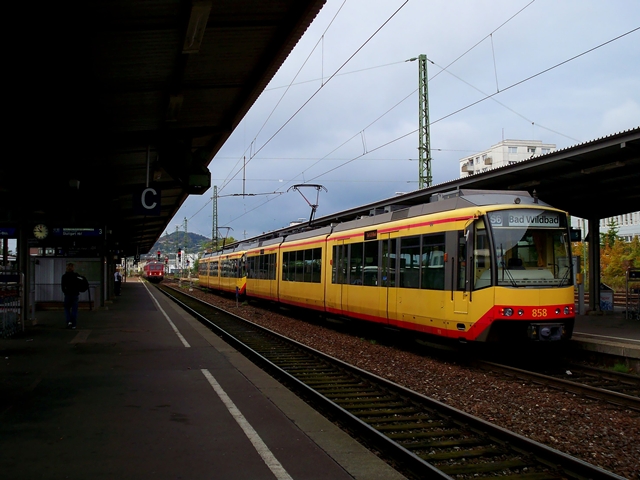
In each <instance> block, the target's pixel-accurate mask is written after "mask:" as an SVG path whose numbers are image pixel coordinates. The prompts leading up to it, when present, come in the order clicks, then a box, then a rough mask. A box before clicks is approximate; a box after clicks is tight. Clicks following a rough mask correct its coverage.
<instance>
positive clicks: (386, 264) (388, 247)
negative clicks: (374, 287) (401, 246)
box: [382, 238, 397, 287]
mask: <svg viewBox="0 0 640 480" xmlns="http://www.w3.org/2000/svg"><path fill="white" fill-rule="evenodd" d="M396 245H397V240H396V239H395V238H393V239H389V240H383V241H382V286H383V287H395V286H396V267H397V265H396Z"/></svg>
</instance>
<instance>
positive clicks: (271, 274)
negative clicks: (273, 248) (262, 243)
mask: <svg viewBox="0 0 640 480" xmlns="http://www.w3.org/2000/svg"><path fill="white" fill-rule="evenodd" d="M267 257H268V258H267V278H268V279H269V280H275V279H276V264H277V259H276V254H275V253H270V254H269V255H267Z"/></svg>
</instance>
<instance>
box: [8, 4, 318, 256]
mask: <svg viewBox="0 0 640 480" xmlns="http://www.w3.org/2000/svg"><path fill="white" fill-rule="evenodd" d="M324 1H325V0H278V1H264V0H216V1H213V0H194V1H185V0H145V1H141V0H97V1H91V2H83V3H78V2H66V3H65V2H62V3H61V2H35V3H33V2H27V3H22V4H20V5H18V6H16V8H18V9H21V10H22V11H21V12H17V13H16V15H15V16H12V17H11V18H14V21H15V22H17V23H18V25H16V26H15V30H13V31H14V32H18V31H20V32H21V36H20V37H18V38H13V40H12V42H15V44H14V45H15V47H16V48H15V49H14V50H12V52H11V53H8V55H7V58H6V59H5V61H6V63H5V67H6V69H7V71H6V73H7V76H9V75H8V74H9V73H10V74H11V78H13V79H14V80H15V85H14V88H7V89H6V92H7V93H8V97H9V98H8V99H7V100H8V102H9V103H10V104H14V103H15V105H16V109H15V114H14V115H12V116H9V118H8V120H9V123H10V124H11V132H13V133H11V134H5V138H6V140H7V142H10V143H11V144H15V145H19V148H17V149H16V150H9V149H5V158H4V159H3V160H2V161H1V162H0V204H1V205H2V207H1V209H0V223H3V224H12V223H13V224H16V223H17V224H20V225H22V226H23V228H24V230H25V231H27V230H28V229H30V226H31V225H33V224H35V223H40V222H43V223H46V224H48V225H49V226H51V227H62V228H81V227H93V228H104V229H106V231H107V232H108V235H107V241H108V244H109V246H110V248H114V249H117V250H118V251H119V252H120V254H121V255H127V256H130V255H134V254H136V253H140V254H142V253H147V252H148V251H149V250H150V249H151V248H152V247H153V245H154V243H155V241H156V240H157V239H158V238H159V236H160V235H161V234H162V233H163V232H164V231H165V229H166V227H167V224H168V222H169V221H171V219H172V218H173V216H174V215H175V214H176V212H177V211H178V210H179V208H180V206H181V205H182V204H183V203H184V201H185V200H186V198H187V197H188V196H189V195H190V194H204V193H205V192H206V191H207V190H209V187H210V182H211V180H210V174H209V171H208V168H207V167H208V166H209V163H210V162H211V160H212V158H213V156H214V155H215V154H216V153H217V152H218V150H219V149H220V148H221V146H222V145H223V144H224V142H225V141H226V140H227V138H228V137H229V135H230V134H231V133H232V131H233V129H234V128H235V127H236V126H237V125H238V123H239V122H240V120H241V119H242V117H243V116H244V115H245V114H246V112H247V111H248V110H249V108H250V107H251V106H252V104H253V103H254V102H255V100H256V99H257V98H258V96H259V95H260V94H261V92H262V91H263V90H264V88H265V87H266V85H267V84H268V82H269V81H270V80H271V78H272V77H273V75H274V74H275V73H276V71H277V70H278V68H279V67H280V66H281V65H282V63H283V62H284V60H285V59H286V57H287V56H288V55H289V53H290V52H291V50H292V49H293V47H294V46H295V45H296V43H297V42H298V40H299V39H300V38H301V36H302V35H303V34H304V32H305V30H306V29H307V28H308V26H309V25H310V24H311V22H312V21H313V20H314V18H315V16H316V15H317V13H318V12H319V11H320V9H321V8H322V6H323V4H324ZM21 42H24V44H23V45H22V46H21ZM11 60H13V61H11ZM5 125H6V124H5ZM6 128H7V127H6V126H5V129H6ZM11 152H13V153H11ZM214 168H215V167H214ZM147 187H151V188H153V189H154V190H155V191H156V192H159V194H160V196H159V197H156V196H153V195H151V196H150V195H149V192H147V194H146V195H145V196H144V197H143V192H144V190H145V189H146V188H147ZM143 198H144V200H145V201H144V202H142V201H141V200H142V199H143ZM156 200H158V201H157V202H156ZM154 202H155V203H157V206H155V207H153V205H154ZM152 207H153V208H152Z"/></svg>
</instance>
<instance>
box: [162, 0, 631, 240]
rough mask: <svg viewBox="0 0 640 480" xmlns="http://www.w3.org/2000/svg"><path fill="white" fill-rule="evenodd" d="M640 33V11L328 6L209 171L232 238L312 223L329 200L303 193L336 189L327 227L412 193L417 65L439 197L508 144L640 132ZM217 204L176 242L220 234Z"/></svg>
mask: <svg viewBox="0 0 640 480" xmlns="http://www.w3.org/2000/svg"><path fill="white" fill-rule="evenodd" d="M639 27H640V2H638V1H637V0H607V1H606V2H604V1H602V0H534V1H531V0H510V1H506V0H476V1H473V2H470V1H462V0H431V1H425V0H411V1H406V2H405V1H404V0H393V1H392V0H366V1H365V0H327V3H326V4H325V6H324V8H323V10H322V11H321V12H320V14H319V15H318V17H317V18H316V19H315V21H314V22H313V24H312V25H311V27H310V28H309V29H308V30H307V32H306V33H305V35H304V37H303V38H302V39H301V40H300V42H299V43H298V45H297V46H296V48H295V49H294V50H293V52H292V53H291V55H290V56H289V58H288V59H287V60H286V61H285V63H284V64H283V66H282V67H281V68H280V70H279V71H278V73H277V74H276V76H275V77H274V78H273V80H272V81H271V83H270V84H269V86H268V87H267V89H266V90H265V91H264V92H263V94H262V95H261V97H260V98H259V99H258V101H257V102H256V103H255V104H254V106H253V108H252V109H251V110H250V111H249V113H248V114H247V115H246V117H245V118H244V119H243V121H242V122H241V123H240V125H239V126H238V127H237V128H236V130H235V131H234V133H233V134H232V135H231V137H230V138H229V140H228V141H227V143H226V144H225V145H224V147H223V148H222V149H221V150H220V151H219V152H218V154H217V155H216V156H215V157H214V158H213V160H212V161H211V164H210V165H209V169H210V170H211V177H212V185H216V186H217V187H218V195H219V198H218V226H219V227H229V228H230V229H231V230H228V229H227V228H225V229H223V230H221V231H220V234H221V235H224V234H225V232H227V231H228V234H229V235H231V236H233V237H234V238H236V239H242V238H248V237H251V236H254V235H258V234H260V233H262V232H266V231H270V230H274V229H278V228H281V227H284V226H286V225H288V224H289V222H291V221H295V220H297V219H299V218H303V219H305V220H306V219H308V218H309V215H310V212H311V209H310V207H309V205H308V203H307V200H308V201H309V202H311V203H316V198H317V197H316V195H317V192H316V190H315V189H314V188H305V189H302V190H301V192H302V193H303V194H304V196H305V197H306V198H307V200H305V198H304V197H303V196H302V195H301V192H298V191H295V190H290V191H289V189H290V187H291V186H292V185H295V184H301V183H311V184H319V185H322V186H323V187H324V188H326V190H327V191H326V192H325V191H324V190H322V191H321V192H320V194H319V198H318V200H317V202H318V205H319V207H318V210H317V213H316V216H317V217H320V216H323V215H328V214H331V213H333V212H337V211H341V210H345V209H348V208H352V207H356V206H359V205H363V204H366V203H369V202H372V201H376V200H381V199H384V198H388V197H392V196H393V195H394V194H395V193H396V192H409V191H413V190H416V189H417V188H418V162H417V160H416V159H417V156H418V133H417V129H418V62H417V61H413V62H411V61H407V60H408V59H411V58H414V57H417V56H418V55H420V54H425V55H426V56H427V58H428V59H429V63H428V78H429V83H428V88H429V106H430V109H429V117H430V122H431V127H430V135H431V152H432V158H433V160H432V173H433V183H434V184H438V183H442V182H446V181H449V180H453V179H455V178H457V177H458V172H459V160H460V159H461V158H462V157H465V156H468V155H471V154H472V153H474V152H479V151H482V150H485V149H487V148H489V147H490V146H492V145H494V144H496V143H498V142H500V141H501V140H502V139H520V140H541V141H543V142H545V143H553V144H555V145H556V146H557V148H559V149H560V148H565V147H568V146H571V145H575V144H577V143H581V142H585V141H589V140H593V139H596V138H600V137H603V136H607V135H610V134H613V133H616V132H619V131H623V130H627V129H630V128H634V127H637V126H639V125H640V30H638V28H639ZM618 37H620V38H618ZM574 57H577V58H574ZM274 192H276V193H274ZM242 193H246V194H252V196H238V194H242ZM267 193H270V195H265V194H267ZM212 195H213V190H212V189H211V190H209V191H208V192H207V193H206V194H204V195H202V196H195V195H194V196H191V197H190V198H189V199H188V200H187V201H186V202H185V204H184V205H183V207H182V208H181V209H180V210H179V211H178V213H177V214H176V216H175V217H174V218H173V220H172V221H171V222H170V223H169V225H168V227H167V231H168V232H169V233H172V232H173V231H175V228H176V226H178V227H179V228H180V230H183V229H184V220H185V219H187V225H188V230H189V231H190V232H195V233H198V234H201V235H205V236H207V237H211V230H212V219H213V217H212V202H211V197H212Z"/></svg>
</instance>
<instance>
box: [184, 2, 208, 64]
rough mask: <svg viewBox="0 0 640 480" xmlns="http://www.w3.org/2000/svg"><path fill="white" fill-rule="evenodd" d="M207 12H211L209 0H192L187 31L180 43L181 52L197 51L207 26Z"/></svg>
mask: <svg viewBox="0 0 640 480" xmlns="http://www.w3.org/2000/svg"><path fill="white" fill-rule="evenodd" d="M209 13H211V2H210V1H199V2H198V1H196V2H193V5H192V6H191V14H190V15H189V24H188V26H187V33H186V35H185V37H184V43H183V44H182V53H198V51H199V50H200V45H201V44H202V38H203V37H204V31H205V29H206V28H207V21H208V20H209Z"/></svg>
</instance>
